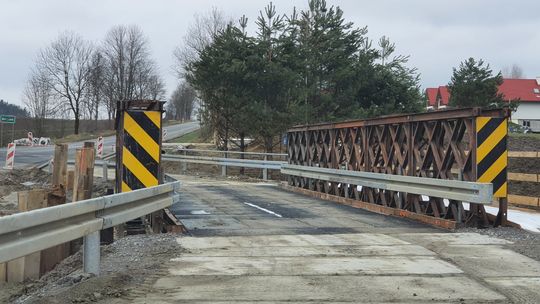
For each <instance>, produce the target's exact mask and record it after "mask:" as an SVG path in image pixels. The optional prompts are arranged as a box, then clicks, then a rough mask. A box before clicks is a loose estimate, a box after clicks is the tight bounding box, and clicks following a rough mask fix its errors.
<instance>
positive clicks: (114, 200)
mask: <svg viewBox="0 0 540 304" xmlns="http://www.w3.org/2000/svg"><path fill="white" fill-rule="evenodd" d="M179 187H180V182H179V181H176V182H172V183H167V184H163V185H159V186H156V187H151V188H145V189H140V190H134V191H131V192H126V193H117V194H112V195H107V196H102V197H98V198H93V199H88V200H83V201H77V202H73V203H67V204H63V205H58V206H53V207H47V208H42V209H36V210H32V211H27V212H21V213H16V214H13V215H9V216H4V217H0V263H2V262H7V261H10V260H13V259H16V258H19V257H23V256H25V255H28V254H30V253H33V252H37V251H40V250H43V249H47V248H50V247H52V246H55V245H59V244H63V243H65V242H69V241H72V240H75V239H78V238H81V237H84V245H83V246H84V250H83V265H84V270H85V272H89V273H94V274H98V273H99V259H100V256H99V255H100V253H99V243H100V240H99V238H100V235H99V231H100V230H103V229H106V228H110V227H114V226H116V225H119V224H121V223H124V222H127V221H129V220H132V219H135V218H138V217H141V216H144V215H147V214H149V213H152V212H154V211H158V210H161V209H163V208H166V207H168V206H171V205H172V204H173V203H174V202H176V201H177V200H178V198H177V197H176V196H175V195H174V193H175V192H176V191H178V190H179Z"/></svg>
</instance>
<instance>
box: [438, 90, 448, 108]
mask: <svg viewBox="0 0 540 304" xmlns="http://www.w3.org/2000/svg"><path fill="white" fill-rule="evenodd" d="M439 96H440V97H441V104H440V105H441V106H447V105H448V101H450V92H448V87H447V86H440V87H439Z"/></svg>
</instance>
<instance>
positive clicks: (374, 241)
mask: <svg viewBox="0 0 540 304" xmlns="http://www.w3.org/2000/svg"><path fill="white" fill-rule="evenodd" d="M177 241H178V243H179V244H180V245H181V246H182V247H184V248H186V249H202V248H216V247H217V248H220V247H276V246H286V247H290V246H317V245H319V246H344V245H364V246H367V245H408V244H409V243H407V242H405V241H402V240H399V239H397V238H394V237H391V236H387V235H384V234H377V233H373V234H372V233H362V234H332V235H325V234H323V235H267V236H238V237H211V238H195V237H182V238H178V239H177Z"/></svg>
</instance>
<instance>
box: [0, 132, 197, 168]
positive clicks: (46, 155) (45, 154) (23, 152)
mask: <svg viewBox="0 0 540 304" xmlns="http://www.w3.org/2000/svg"><path fill="white" fill-rule="evenodd" d="M199 127H200V126H199V122H189V123H184V124H177V125H171V126H168V127H164V129H165V130H167V137H166V138H165V140H167V139H172V138H176V137H179V136H182V135H184V134H186V133H189V132H192V131H195V130H197V129H198V128H199ZM96 140H97V138H96ZM83 143H84V141H80V142H73V143H69V158H70V159H73V155H74V153H75V149H77V148H80V147H82V145H83ZM115 144H116V136H115V135H113V136H108V137H105V138H104V154H108V153H111V152H113V147H114V145H115ZM53 154H54V146H36V147H25V146H19V147H17V149H16V151H15V167H16V168H25V167H30V166H35V165H40V164H43V163H45V162H47V161H49V160H50V159H51V158H52V157H53ZM5 157H6V148H1V149H0V166H4V162H5Z"/></svg>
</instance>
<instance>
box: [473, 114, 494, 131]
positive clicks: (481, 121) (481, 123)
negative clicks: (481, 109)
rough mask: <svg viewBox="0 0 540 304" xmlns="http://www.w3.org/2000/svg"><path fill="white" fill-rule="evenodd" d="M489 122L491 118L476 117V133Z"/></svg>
mask: <svg viewBox="0 0 540 304" xmlns="http://www.w3.org/2000/svg"><path fill="white" fill-rule="evenodd" d="M490 120H491V117H477V118H476V133H478V132H479V131H480V130H482V128H483V127H484V126H485V125H486V124H487V123H488V122H489V121H490Z"/></svg>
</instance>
